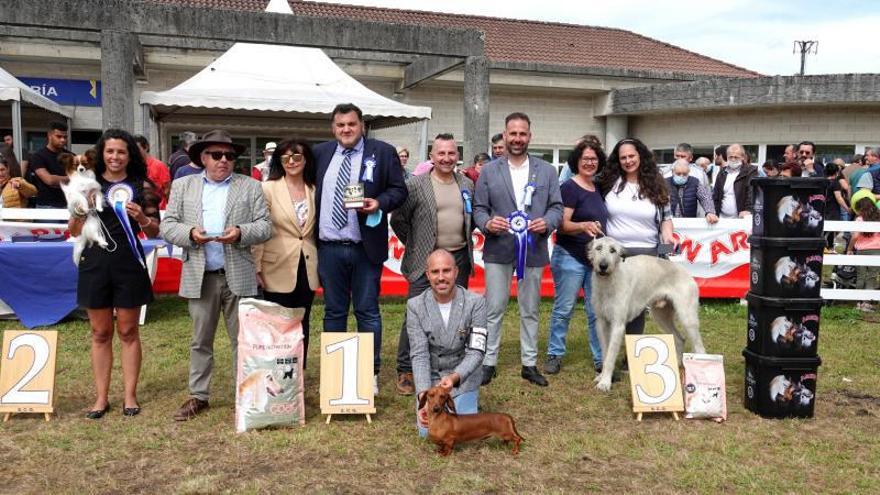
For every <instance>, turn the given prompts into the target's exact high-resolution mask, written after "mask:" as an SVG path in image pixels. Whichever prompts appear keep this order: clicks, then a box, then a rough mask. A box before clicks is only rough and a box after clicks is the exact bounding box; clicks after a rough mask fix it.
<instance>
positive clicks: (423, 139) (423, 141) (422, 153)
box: [418, 119, 428, 163]
mask: <svg viewBox="0 0 880 495" xmlns="http://www.w3.org/2000/svg"><path fill="white" fill-rule="evenodd" d="M421 124H422V125H421V128H420V129H419V152H418V157H419V161H418V163H422V162H424V161H425V160H427V159H428V119H422V121H421Z"/></svg>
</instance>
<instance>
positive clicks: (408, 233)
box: [391, 172, 474, 282]
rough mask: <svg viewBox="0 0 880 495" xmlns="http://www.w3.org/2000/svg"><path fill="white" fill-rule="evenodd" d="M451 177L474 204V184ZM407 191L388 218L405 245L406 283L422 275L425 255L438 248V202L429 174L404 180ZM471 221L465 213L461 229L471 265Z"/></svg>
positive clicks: (403, 269)
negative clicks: (403, 200) (398, 205)
mask: <svg viewBox="0 0 880 495" xmlns="http://www.w3.org/2000/svg"><path fill="white" fill-rule="evenodd" d="M454 175H455V182H456V183H457V184H458V189H459V190H460V191H464V190H466V191H467V192H468V194H469V195H470V201H471V205H473V202H474V183H473V182H472V181H471V180H470V179H468V178H467V177H465V176H464V175H462V174H460V173H458V172H456V173H455V174H454ZM406 188H407V191H408V192H409V195H408V196H407V198H406V202H405V203H403V206H401V207H400V208H398V209H397V211H395V212H394V213H393V214H392V215H391V228H392V229H394V234H395V235H397V238H398V239H400V242H402V243H403V244H404V245H405V246H406V251H404V253H403V260H401V263H400V270H401V272H403V275H404V276H405V277H406V278H407V280H409V281H410V282H412V281H414V280H416V279H417V278H419V277H420V276H421V275H423V274H424V273H425V268H427V262H428V255H429V254H431V252H432V251H433V250H434V248H435V246H436V245H437V202H436V200H435V198H434V186H433V185H432V184H431V174H423V175H416V176H413V177H412V178H411V179H409V180H408V181H406ZM471 209H473V206H471ZM471 219H472V215H471V214H470V213H468V212H467V211H466V210H465V212H464V218H463V219H462V228H463V229H464V237H465V239H467V249H468V258H470V260H471V266H473V247H474V245H473V244H474V243H473V240H472V237H471V233H472V231H473V223H472V220H471Z"/></svg>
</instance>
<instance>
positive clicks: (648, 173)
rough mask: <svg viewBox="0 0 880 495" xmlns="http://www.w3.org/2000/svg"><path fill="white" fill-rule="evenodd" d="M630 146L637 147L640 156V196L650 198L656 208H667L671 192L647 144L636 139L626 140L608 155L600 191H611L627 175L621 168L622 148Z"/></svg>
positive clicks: (623, 184)
mask: <svg viewBox="0 0 880 495" xmlns="http://www.w3.org/2000/svg"><path fill="white" fill-rule="evenodd" d="M625 144H629V145H632V146H633V147H635V149H636V153H638V154H639V170H638V174H639V177H638V178H639V196H641V197H643V198H648V199H649V200H650V201H651V202H652V203H654V205H656V206H665V205H667V204H669V191H668V190H667V189H666V181H664V180H663V176H662V175H660V169H659V168H658V167H657V162H656V161H655V160H654V154H653V153H651V150H649V149H648V147H647V146H645V143H643V142H641V141H639V140H638V139H635V138H626V139H624V140H622V141H620V142H618V143H617V144H616V145H614V149H613V150H611V154H610V155H608V166H607V167H605V169H604V170H603V171H602V175H601V177H600V179H599V181H600V182H599V189H600V190H601V191H602V193H603V194H606V193H608V192H610V191H611V188H613V187H614V183H615V182H617V179H620V178H621V177H623V176H624V175H625V174H624V172H623V168H622V167H621V166H620V147H621V146H623V145H625ZM625 182H626V179H624V180H623V181H621V183H620V186H619V187H618V190H617V191H614V192H620V191H622V190H623V188H624V187H625V186H626V184H625Z"/></svg>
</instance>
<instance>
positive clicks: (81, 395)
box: [0, 297, 880, 494]
mask: <svg viewBox="0 0 880 495" xmlns="http://www.w3.org/2000/svg"><path fill="white" fill-rule="evenodd" d="M550 305H551V301H544V303H543V305H542V307H541V320H542V325H541V346H542V353H543V352H544V350H545V349H546V343H547V342H546V340H547V327H548V322H549V317H550ZM404 309H405V306H404V304H403V301H401V300H399V299H385V300H383V304H382V312H383V318H384V322H385V338H384V341H383V348H382V351H383V359H384V367H383V370H382V374H381V393H380V395H379V397H378V398H377V400H376V402H377V409H378V413H377V414H376V415H375V416H374V419H373V424H372V425H368V424H367V423H366V422H365V421H364V419H363V417H342V418H340V417H338V416H337V417H334V421H333V422H332V423H331V424H330V425H325V424H324V422H323V417H322V416H321V415H320V409H319V403H318V376H317V369H318V362H317V360H314V361H311V360H310V363H311V364H310V368H309V369H308V370H307V372H306V414H307V424H306V426H305V427H302V428H293V429H278V430H266V431H257V432H249V433H246V434H236V433H235V432H234V429H233V414H234V413H233V398H234V392H233V386H232V372H231V370H232V368H231V362H230V354H229V347H228V342H227V339H226V337H225V333H224V332H222V330H221V331H218V334H217V335H218V338H217V345H216V360H215V363H216V364H215V375H214V383H213V387H212V401H211V409H210V411H209V412H208V413H207V414H206V415H204V416H202V417H199V418H197V419H195V420H193V421H190V422H186V423H175V422H174V421H173V420H172V418H171V416H172V414H173V412H174V411H175V410H176V408H177V407H178V406H179V405H180V404H181V403H182V402H183V401H184V400H185V399H186V397H187V393H186V381H187V370H188V363H189V354H188V345H189V336H190V321H189V317H188V315H187V312H186V304H185V303H184V302H182V301H181V300H180V299H177V298H176V297H163V298H160V299H159V300H158V301H157V302H156V303H155V304H153V306H152V307H151V309H150V313H149V320H148V324H147V325H146V326H144V327H143V328H142V339H143V344H144V368H143V371H142V373H141V385H140V389H139V396H140V402H141V405H142V406H143V408H144V411H143V413H142V414H141V415H140V416H138V417H135V418H126V419H123V417H122V415H121V407H122V402H121V382H120V371H119V368H118V363H117V367H116V368H114V381H113V385H112V391H111V403H112V405H113V410H112V412H111V413H110V414H109V415H108V416H107V417H105V418H104V419H103V420H100V421H88V420H85V419H82V413H83V411H84V410H85V409H86V408H88V407H90V406H91V404H92V401H93V391H92V379H91V370H90V366H89V344H90V343H89V331H88V325H87V322H83V321H74V322H68V323H65V324H62V325H58V326H57V327H56V328H57V329H58V330H59V331H60V336H59V342H60V344H59V352H58V366H57V385H56V399H55V404H56V406H57V409H58V412H59V414H58V417H57V419H55V420H53V421H51V422H48V423H46V422H44V421H43V419H42V417H41V416H14V417H13V419H12V420H11V421H9V422H8V423H4V424H2V426H0V493H16V494H22V493H46V492H49V493H120V492H131V493H209V492H210V493H213V492H235V493H386V492H391V493H535V492H539V493H582V492H605V493H610V492H618V493H635V492H640V493H877V491H878V487H880V470H878V466H880V435H878V434H877V428H878V425H880V421H878V415H880V374H878V373H877V369H878V367H880V353H878V349H880V333H878V329H880V326H878V325H877V323H876V320H874V321H873V322H872V321H866V320H865V319H863V316H862V315H861V314H859V313H857V312H856V311H855V310H853V309H851V308H849V307H843V306H832V307H827V308H825V309H824V310H823V319H822V326H821V330H820V338H819V342H820V344H819V351H820V355H821V356H822V360H823V364H822V366H821V367H820V368H819V381H818V393H817V405H816V417H815V418H814V419H811V420H783V421H780V420H768V419H762V418H760V417H758V416H755V415H753V414H751V413H750V412H748V411H746V410H744V409H743V407H742V397H743V358H742V356H741V354H740V352H741V350H742V348H743V347H744V346H745V341H746V337H745V328H746V324H745V308H744V307H742V306H739V305H738V304H736V303H727V302H723V303H722V302H704V304H703V305H702V308H701V315H700V316H701V323H702V334H703V339H704V341H705V343H706V347H707V348H708V350H709V351H710V352H714V353H721V354H723V355H724V357H725V367H726V371H727V402H728V410H729V418H728V421H727V422H726V423H723V424H715V423H712V422H708V421H691V420H682V421H679V422H675V421H673V420H672V419H671V417H669V416H668V415H656V416H651V415H649V416H647V417H646V419H645V420H644V421H643V422H642V423H636V422H635V420H634V419H633V415H632V413H631V406H630V392H629V383H628V381H627V375H623V377H624V378H623V381H622V382H620V383H615V385H614V388H613V390H612V392H611V393H609V394H601V393H598V392H596V391H595V390H594V389H593V388H592V379H593V376H594V373H593V371H592V367H591V366H589V365H588V363H589V359H588V357H587V352H588V351H587V350H586V348H587V346H586V335H585V331H584V328H585V324H584V315H583V313H582V312H580V313H576V316H575V318H574V321H573V322H572V327H571V329H572V330H571V333H570V336H569V337H570V338H569V354H568V355H567V356H566V359H565V362H564V365H563V370H562V373H561V374H559V375H556V376H553V377H550V386H549V387H547V388H538V387H535V386H532V385H529V384H527V383H526V382H525V381H524V380H522V379H521V378H520V377H519V369H520V363H519V325H518V323H519V319H518V318H517V314H516V308H515V305H511V306H510V308H509V310H508V313H507V316H506V318H505V321H504V330H503V331H504V333H503V344H502V354H501V359H500V362H499V376H498V378H496V380H495V381H493V382H492V384H491V385H490V386H489V387H486V388H483V389H482V392H481V397H480V402H481V408H482V409H483V410H487V411H500V412H506V413H509V414H511V415H513V416H514V418H516V421H517V427H518V429H519V431H520V433H521V434H522V435H523V436H524V437H525V439H526V441H525V442H524V443H523V447H522V452H521V453H520V455H519V456H513V455H511V453H510V451H509V447H508V446H506V445H504V444H501V443H499V442H496V441H494V440H492V441H483V442H477V443H471V444H466V445H464V446H462V447H458V448H457V449H456V451H455V453H454V454H452V455H451V456H449V457H448V458H441V457H439V456H438V455H437V454H436V453H435V452H434V445H433V444H431V443H429V442H427V441H423V440H420V439H418V437H417V436H416V432H415V427H414V411H413V409H414V402H413V401H414V399H413V398H411V397H401V396H398V395H397V394H396V393H395V392H394V385H393V382H394V379H395V378H396V373H395V371H394V356H395V351H396V348H397V336H398V331H399V328H400V322H401V319H402V317H403V311H404ZM322 310H323V307H322V305H321V301H320V300H318V301H317V304H316V307H315V311H314V312H313V316H312V318H313V320H312V321H313V325H312V328H313V332H314V333H313V337H315V334H316V333H317V332H316V331H315V330H314V329H315V328H320V321H321V316H322ZM221 324H222V323H221ZM17 328H20V326H19V325H18V323H17V322H0V329H17ZM654 328H655V327H654V326H653V323H651V322H650V320H649V327H648V329H649V331H653V329H654ZM318 341H319V339H318V338H313V339H312V348H311V352H310V354H311V355H312V356H313V357H314V356H317V343H318ZM542 357H543V355H542Z"/></svg>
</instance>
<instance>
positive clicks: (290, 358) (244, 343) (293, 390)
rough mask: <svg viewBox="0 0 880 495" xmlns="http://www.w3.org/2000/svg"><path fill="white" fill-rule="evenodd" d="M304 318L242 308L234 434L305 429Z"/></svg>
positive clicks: (276, 308) (299, 313)
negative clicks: (292, 427)
mask: <svg viewBox="0 0 880 495" xmlns="http://www.w3.org/2000/svg"><path fill="white" fill-rule="evenodd" d="M303 313H304V310H303V309H290V308H285V307H283V306H280V305H278V304H275V303H271V302H268V301H262V300H259V299H242V300H241V301H240V302H239V305H238V372H237V375H236V376H237V379H236V387H235V431H237V432H239V433H241V432H244V431H247V430H253V429H256V428H265V427H267V426H289V425H296V424H299V425H304V424H305V422H306V420H305V404H304V401H303V375H302V359H303V334H302V317H303Z"/></svg>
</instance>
